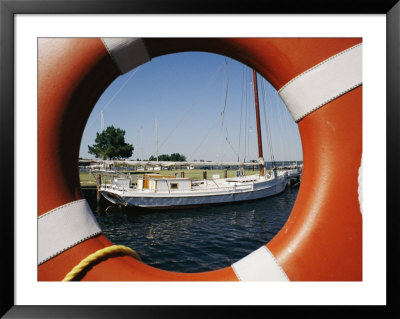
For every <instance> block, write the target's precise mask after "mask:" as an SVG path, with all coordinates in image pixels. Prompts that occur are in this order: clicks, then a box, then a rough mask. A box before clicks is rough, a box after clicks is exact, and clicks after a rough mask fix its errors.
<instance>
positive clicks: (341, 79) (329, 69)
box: [279, 44, 362, 122]
mask: <svg viewBox="0 0 400 319" xmlns="http://www.w3.org/2000/svg"><path fill="white" fill-rule="evenodd" d="M361 83H362V45H361V44H358V45H356V46H353V47H351V48H349V49H347V50H344V51H342V52H340V53H338V54H336V55H334V56H332V57H331V58H329V59H327V60H325V61H323V62H321V63H320V64H318V65H316V66H314V67H313V68H311V69H309V70H307V71H305V72H303V73H302V74H300V75H299V76H297V77H295V78H294V79H292V80H291V81H290V82H288V83H287V84H285V85H284V86H283V87H282V88H281V89H280V90H279V95H280V96H281V98H282V100H283V101H284V102H285V104H286V106H287V107H288V109H289V111H290V113H291V114H292V116H293V119H294V120H295V121H296V122H298V121H299V120H301V119H302V118H303V117H305V116H306V115H308V114H309V113H311V112H313V111H315V110H316V109H318V108H320V107H321V106H323V105H325V104H326V103H328V102H330V101H332V100H334V99H336V98H337V97H339V96H341V95H343V94H345V93H346V92H348V91H350V90H352V89H354V88H356V87H357V86H359V85H361Z"/></svg>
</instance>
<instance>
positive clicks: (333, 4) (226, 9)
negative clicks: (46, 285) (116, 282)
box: [0, 0, 400, 318]
mask: <svg viewBox="0 0 400 319" xmlns="http://www.w3.org/2000/svg"><path fill="white" fill-rule="evenodd" d="M39 13H40V14H47V13H48V14H57V13H62V14H119V13H125V14H129V13H136V14H146V13H152V14H170V13H171V14H172V13H174V14H182V13H185V14H222V13H225V14H229V13H241V14H243V13H246V14H257V13H258V14H260V13H263V14H279V13H285V14H326V13H329V14H385V15H386V19H387V29H386V30H387V35H386V39H387V72H386V74H387V109H386V110H387V118H386V123H387V131H386V133H387V140H386V146H387V153H386V156H387V160H386V165H387V172H386V176H387V185H386V187H387V203H386V209H387V210H386V214H387V305H386V306H377V307H369V306H356V307H349V306H336V307H324V306H318V307H309V306H291V307H278V306H269V307H268V309H265V308H264V307H258V306H254V307H251V306H246V307H229V309H226V307H223V306H213V307H210V306H205V307H202V306H195V307H191V306H180V307H173V306H22V305H15V303H14V296H15V290H14V266H15V265H14V208H15V207H14V186H15V185H14V169H15V166H14V160H15V158H14V152H13V150H14V142H15V140H14V18H15V15H16V14H39ZM399 17H400V3H399V1H398V0H386V1H385V0H348V1H341V0H336V1H332V0H324V1H322V0H321V1H315V0H304V1H300V0H297V1H292V0H290V1H283V2H273V3H272V2H271V3H270V2H267V1H264V3H262V2H261V1H260V3H257V2H256V1H245V2H243V3H241V4H235V5H234V4H233V3H231V2H229V1H220V2H216V1H208V0H207V1H201V2H200V1H177V0H174V1H153V0H133V1H129V0H128V1H127V0H70V1H68V0H53V1H40V0H31V1H27V0H14V1H12V0H0V25H1V27H0V32H1V34H0V40H1V42H0V43H1V47H0V63H1V71H0V101H1V102H0V143H1V144H0V145H1V148H0V149H1V156H0V168H1V170H0V174H1V179H0V180H1V181H3V183H2V186H1V191H0V202H1V203H2V208H1V215H0V216H1V225H2V227H1V231H0V236H1V242H2V243H3V245H2V254H1V256H2V257H1V263H0V265H1V270H2V271H1V274H2V276H1V279H0V280H1V281H0V282H1V283H0V290H1V299H0V303H1V308H0V315H1V316H4V317H5V318H66V317H68V318H78V317H79V318H127V317H129V318H130V317H137V318H153V317H154V318H165V317H188V318H197V317H200V316H201V317H202V318H204V317H208V316H218V317H225V316H226V315H227V311H229V312H232V313H233V314H234V315H239V316H248V315H249V313H248V312H249V311H261V312H263V313H265V314H266V315H268V316H272V315H280V316H282V315H287V314H288V313H290V314H293V315H296V316H300V317H305V316H307V317H310V316H315V315H317V314H319V313H320V312H323V313H324V316H333V317H335V318H336V317H346V318H347V317H354V316H361V315H366V314H368V315H372V316H373V317H379V318H392V317H396V316H397V317H400V312H399V306H398V304H399V302H398V301H399V300H400V299H399V293H398V291H399V289H398V287H399V284H400V280H399V277H400V276H399V271H398V269H400V268H399V261H398V259H397V258H396V256H398V255H399V254H398V253H396V252H397V249H398V247H396V246H397V245H396V244H398V243H399V235H398V233H399V232H398V231H397V229H396V226H397V225H399V223H398V217H397V213H398V212H399V211H400V210H399V204H398V201H397V200H396V192H397V191H396V189H395V185H396V184H395V182H396V181H397V180H398V179H399V178H398V171H399V168H398V166H399V165H398V163H400V158H399V147H398V146H399V145H400V143H399V139H398V137H399V136H400V125H399V124H400V121H399V119H400V81H399V77H400V75H399V72H400V65H399V56H400V22H399V21H400V20H399ZM377 213H381V214H382V213H383V212H377Z"/></svg>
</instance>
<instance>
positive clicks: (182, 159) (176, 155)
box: [149, 153, 186, 162]
mask: <svg viewBox="0 0 400 319" xmlns="http://www.w3.org/2000/svg"><path fill="white" fill-rule="evenodd" d="M156 160H157V158H156V157H155V156H153V155H151V156H150V158H149V161H156ZM158 160H159V161H161V162H167V161H171V162H186V156H185V155H182V154H179V153H172V154H171V155H168V154H161V155H158Z"/></svg>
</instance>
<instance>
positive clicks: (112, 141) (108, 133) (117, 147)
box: [89, 125, 133, 160]
mask: <svg viewBox="0 0 400 319" xmlns="http://www.w3.org/2000/svg"><path fill="white" fill-rule="evenodd" d="M94 141H95V144H93V145H92V146H90V145H89V153H90V154H93V155H94V156H96V158H101V159H110V160H111V159H121V158H129V157H131V156H132V152H133V146H132V144H127V143H125V131H124V130H121V129H120V128H115V127H114V126H113V125H112V126H108V127H107V128H106V129H105V130H104V131H103V132H101V133H96V139H95V140H94Z"/></svg>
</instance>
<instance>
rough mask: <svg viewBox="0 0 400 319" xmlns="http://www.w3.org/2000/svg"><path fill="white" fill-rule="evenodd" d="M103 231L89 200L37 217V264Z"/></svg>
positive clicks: (76, 202)
mask: <svg viewBox="0 0 400 319" xmlns="http://www.w3.org/2000/svg"><path fill="white" fill-rule="evenodd" d="M100 233H101V228H100V226H99V224H98V223H97V221H96V218H95V217H94V215H93V213H92V210H91V209H90V207H89V204H88V202H87V201H86V200H85V199H82V200H78V201H75V202H72V203H69V204H67V205H63V206H60V207H58V208H56V209H53V210H52V211H50V212H47V213H46V214H44V215H41V216H39V217H38V265H40V264H42V263H44V262H45V261H47V260H49V259H51V258H53V257H54V256H56V255H58V254H60V253H62V252H63V251H65V250H67V249H69V248H71V247H73V246H75V245H76V244H79V243H80V242H82V241H84V240H86V239H89V238H91V237H93V236H95V235H98V234H100Z"/></svg>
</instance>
